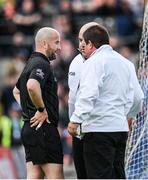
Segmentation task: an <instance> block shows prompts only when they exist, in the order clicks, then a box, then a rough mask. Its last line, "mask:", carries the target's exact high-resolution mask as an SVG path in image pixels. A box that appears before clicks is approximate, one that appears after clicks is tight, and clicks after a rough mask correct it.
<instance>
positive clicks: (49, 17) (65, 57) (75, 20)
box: [0, 0, 144, 178]
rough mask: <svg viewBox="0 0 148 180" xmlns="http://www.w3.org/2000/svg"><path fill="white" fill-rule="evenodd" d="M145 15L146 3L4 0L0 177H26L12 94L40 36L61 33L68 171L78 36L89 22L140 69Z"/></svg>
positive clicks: (0, 0) (0, 6)
mask: <svg viewBox="0 0 148 180" xmlns="http://www.w3.org/2000/svg"><path fill="white" fill-rule="evenodd" d="M143 11H144V0H0V145H1V149H0V178H7V177H10V178H16V177H17V178H25V173H26V171H25V164H24V152H23V148H22V143H21V135H20V131H21V127H22V124H23V122H22V117H21V109H20V107H19V106H18V105H17V103H16V102H15V100H14V98H13V95H12V89H13V87H14V85H15V83H16V81H17V78H18V76H19V75H20V73H21V71H22V69H23V67H24V65H25V63H26V61H27V59H28V57H29V55H30V54H31V52H32V51H33V50H34V35H35V33H36V31H37V30H38V29H39V28H41V27H44V26H50V27H53V28H55V29H57V30H58V31H59V32H60V34H61V47H62V51H61V54H60V56H58V58H57V60H55V61H53V62H52V66H53V67H54V73H55V76H56V78H57V80H58V95H59V102H60V104H59V113H60V122H59V131H60V134H61V138H62V143H63V149H64V164H66V165H68V166H69V165H70V164H71V163H73V159H72V147H71V146H72V145H71V137H70V136H69V135H68V133H67V130H66V128H67V124H68V121H69V118H68V103H67V101H68V85H67V80H68V68H69V65H70V63H71V61H72V59H73V57H74V56H75V55H77V54H78V52H77V48H78V31H79V29H80V27H81V26H82V25H83V24H85V23H87V22H90V21H96V22H98V23H100V24H102V25H104V26H105V27H106V28H107V29H108V30H109V33H110V44H111V46H112V47H113V48H114V49H115V50H117V51H118V52H119V53H121V54H122V55H123V56H125V57H126V58H128V59H129V60H131V61H132V62H133V63H134V65H135V68H136V70H137V68H138V61H139V41H140V37H141V31H142V21H143ZM10 159H11V162H9V160H10ZM2 167H6V168H7V167H10V168H11V169H12V172H11V171H10V170H9V173H8V172H7V170H6V171H4V170H3V171H2V170H1V169H2ZM6 174H7V177H6ZM13 176H14V177H13Z"/></svg>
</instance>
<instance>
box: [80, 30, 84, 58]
mask: <svg viewBox="0 0 148 180" xmlns="http://www.w3.org/2000/svg"><path fill="white" fill-rule="evenodd" d="M84 48H85V47H84V43H83V31H81V30H80V32H79V49H80V51H81V53H82V55H83V56H84V57H85V53H84Z"/></svg>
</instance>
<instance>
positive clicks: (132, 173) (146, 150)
mask: <svg viewBox="0 0 148 180" xmlns="http://www.w3.org/2000/svg"><path fill="white" fill-rule="evenodd" d="M139 47H140V61H139V69H138V78H139V82H140V85H141V87H142V90H143V92H144V96H145V98H144V103H143V109H142V112H140V113H139V114H138V116H137V119H136V120H135V121H134V122H133V125H132V130H131V131H130V133H129V137H128V141H127V147H126V155H125V171H126V176H127V178H128V179H142V178H143V179H148V3H147V4H146V6H145V13H144V19H143V31H142V37H141V41H140V46H139Z"/></svg>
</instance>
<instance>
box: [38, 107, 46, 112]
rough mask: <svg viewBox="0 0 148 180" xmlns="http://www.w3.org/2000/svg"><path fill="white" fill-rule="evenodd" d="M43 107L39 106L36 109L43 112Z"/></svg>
mask: <svg viewBox="0 0 148 180" xmlns="http://www.w3.org/2000/svg"><path fill="white" fill-rule="evenodd" d="M44 109H45V107H39V108H37V110H38V111H39V112H43V111H44Z"/></svg>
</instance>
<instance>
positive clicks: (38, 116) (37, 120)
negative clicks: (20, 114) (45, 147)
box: [30, 110, 48, 127]
mask: <svg viewBox="0 0 148 180" xmlns="http://www.w3.org/2000/svg"><path fill="white" fill-rule="evenodd" d="M44 121H48V114H47V111H46V110H44V111H43V112H39V111H37V112H36V113H35V115H34V116H33V117H32V118H31V120H30V123H31V127H34V126H37V125H38V124H40V127H41V125H42V124H43V122H44Z"/></svg>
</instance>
